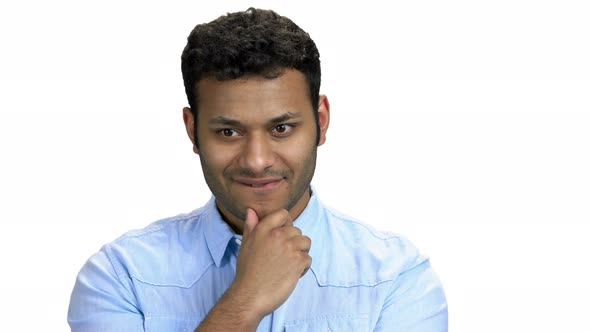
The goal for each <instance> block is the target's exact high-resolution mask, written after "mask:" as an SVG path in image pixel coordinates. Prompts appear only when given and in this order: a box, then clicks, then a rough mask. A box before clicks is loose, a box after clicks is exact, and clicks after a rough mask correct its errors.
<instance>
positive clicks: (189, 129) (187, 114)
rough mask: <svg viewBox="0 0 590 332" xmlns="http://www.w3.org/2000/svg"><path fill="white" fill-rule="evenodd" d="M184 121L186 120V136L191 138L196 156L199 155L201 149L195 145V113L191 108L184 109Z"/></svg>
mask: <svg viewBox="0 0 590 332" xmlns="http://www.w3.org/2000/svg"><path fill="white" fill-rule="evenodd" d="M182 120H184V127H185V128H186V134H187V135H188V138H190V140H191V143H193V151H194V152H195V153H196V154H199V149H198V148H197V145H196V144H195V119H194V116H193V112H192V111H191V109H190V108H189V107H185V108H183V109H182Z"/></svg>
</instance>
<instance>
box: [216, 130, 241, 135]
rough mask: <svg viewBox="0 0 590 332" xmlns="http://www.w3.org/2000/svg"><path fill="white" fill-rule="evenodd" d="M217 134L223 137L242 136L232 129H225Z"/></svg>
mask: <svg viewBox="0 0 590 332" xmlns="http://www.w3.org/2000/svg"><path fill="white" fill-rule="evenodd" d="M217 132H218V133H219V134H220V135H221V136H223V137H234V136H238V135H239V134H240V133H239V132H238V131H237V130H235V129H231V128H223V129H220V130H218V131H217Z"/></svg>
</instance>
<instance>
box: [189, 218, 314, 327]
mask: <svg viewBox="0 0 590 332" xmlns="http://www.w3.org/2000/svg"><path fill="white" fill-rule="evenodd" d="M310 247H311V239H310V238H309V237H307V236H303V235H301V230H300V229H299V228H297V227H294V226H293V221H292V220H291V216H290V215H289V212H288V211H287V210H279V211H276V212H273V213H271V214H269V215H267V216H266V217H264V218H263V219H262V220H260V221H259V220H258V216H257V215H256V212H254V210H252V209H248V210H247V211H246V221H245V224H244V234H243V236H242V245H241V247H240V251H239V253H238V261H237V267H236V277H235V278H234V281H233V282H232V284H231V286H230V287H229V288H228V290H227V291H226V292H225V293H224V294H223V296H222V297H221V299H219V302H217V304H216V305H215V306H214V307H213V308H212V309H211V311H210V312H209V314H208V315H207V317H205V319H204V320H203V321H202V322H201V324H200V325H199V327H198V328H197V329H196V331H197V332H201V331H203V332H204V331H207V332H210V331H256V328H257V327H258V324H260V321H261V320H262V318H264V316H266V315H268V314H269V313H271V312H272V311H273V310H275V309H276V308H278V307H279V306H280V305H281V304H283V303H284V302H285V301H286V300H287V298H288V297H289V295H291V293H292V292H293V289H295V285H297V281H298V280H299V278H300V277H301V276H302V275H303V274H304V273H305V272H306V271H307V270H308V269H309V267H310V266H311V257H310V256H309V255H308V253H309V248H310Z"/></svg>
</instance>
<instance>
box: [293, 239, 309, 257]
mask: <svg viewBox="0 0 590 332" xmlns="http://www.w3.org/2000/svg"><path fill="white" fill-rule="evenodd" d="M294 241H295V242H294V243H295V249H297V250H300V251H303V252H306V253H308V252H309V250H310V249H311V239H310V238H309V237H308V236H305V235H304V236H301V237H299V238H297V239H295V240H294Z"/></svg>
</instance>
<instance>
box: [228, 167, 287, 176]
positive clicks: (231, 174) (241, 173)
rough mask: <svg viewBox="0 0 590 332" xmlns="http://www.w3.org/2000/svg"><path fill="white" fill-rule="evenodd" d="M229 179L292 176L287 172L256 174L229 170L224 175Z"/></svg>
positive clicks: (244, 169) (244, 170)
mask: <svg viewBox="0 0 590 332" xmlns="http://www.w3.org/2000/svg"><path fill="white" fill-rule="evenodd" d="M224 175H225V176H227V177H248V178H270V177H282V178H286V177H289V176H290V175H291V172H289V171H287V170H274V169H269V170H265V171H264V172H254V171H253V170H251V169H247V168H240V169H232V170H228V171H226V172H225V174H224Z"/></svg>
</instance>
